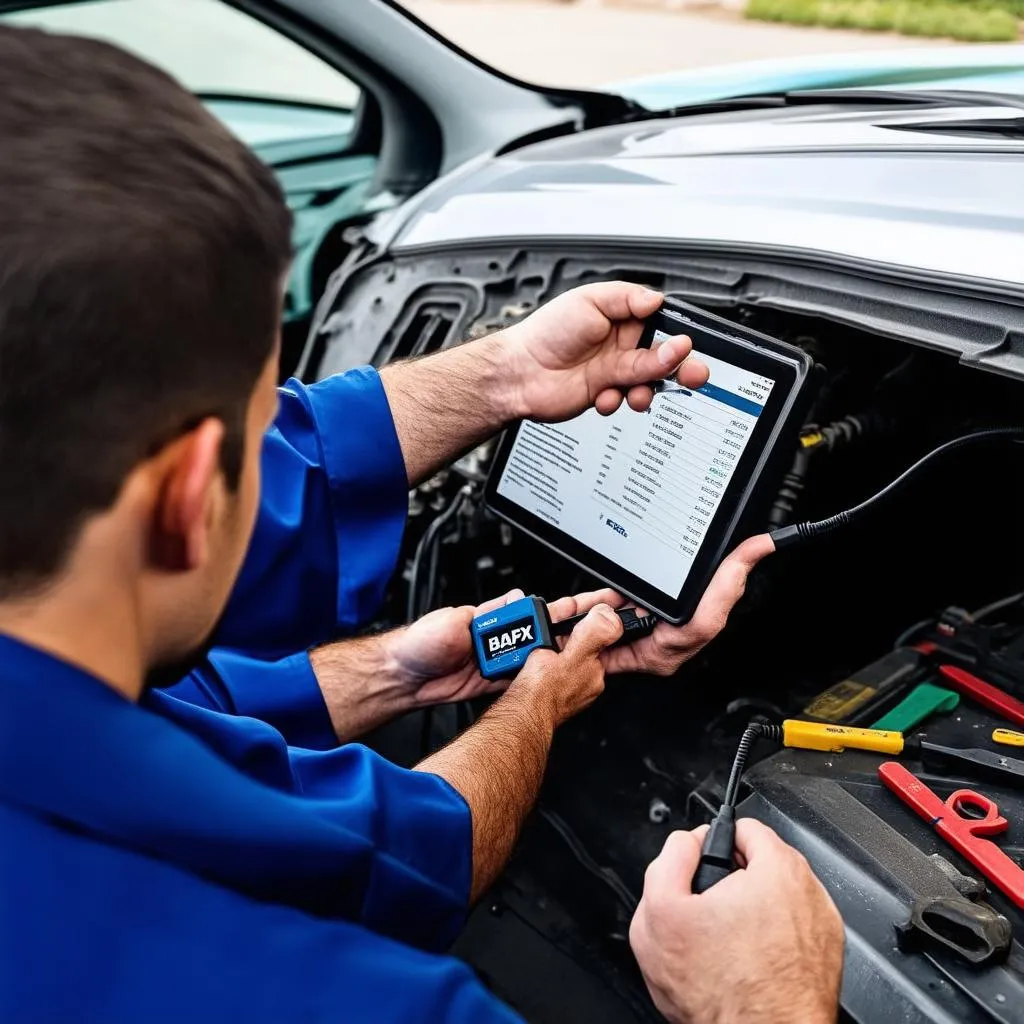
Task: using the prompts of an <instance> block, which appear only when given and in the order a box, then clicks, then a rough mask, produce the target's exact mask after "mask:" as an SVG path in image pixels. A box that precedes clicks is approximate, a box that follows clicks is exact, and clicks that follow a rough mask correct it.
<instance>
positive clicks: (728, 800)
mask: <svg viewBox="0 0 1024 1024" xmlns="http://www.w3.org/2000/svg"><path fill="white" fill-rule="evenodd" d="M761 737H764V738H765V739H769V740H775V742H776V743H781V742H782V729H781V728H780V727H779V726H777V725H769V723H768V722H751V723H750V725H748V726H747V727H746V729H744V730H743V735H742V736H741V737H740V742H739V745H738V746H737V747H736V756H735V757H734V758H733V761H732V770H731V771H730V772H729V781H728V782H727V783H726V784H725V798H724V800H723V801H722V803H723V805H727V806H729V807H735V806H736V799H737V797H738V796H739V790H740V779H741V778H742V777H743V772H744V769H745V768H746V767H747V758H748V757H749V756H750V748H751V747H752V746H753V745H754V741H755V740H758V739H760V738H761Z"/></svg>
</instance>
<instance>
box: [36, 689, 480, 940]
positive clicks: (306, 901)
mask: <svg viewBox="0 0 1024 1024" xmlns="http://www.w3.org/2000/svg"><path fill="white" fill-rule="evenodd" d="M144 706H145V707H146V708H147V709H148V710H149V711H152V712H154V713H155V714H154V715H152V716H149V717H151V718H152V719H153V721H152V722H151V723H150V724H149V726H148V728H147V730H145V731H148V732H149V733H150V737H149V739H148V741H146V743H145V747H146V748H151V747H152V746H153V745H155V744H156V743H157V742H160V743H161V744H162V754H163V755H164V756H163V767H162V768H161V773H160V774H156V773H153V774H151V775H149V776H146V775H144V774H142V773H141V770H140V768H138V767H136V768H135V769H134V772H135V778H134V779H133V783H132V788H131V790H130V791H129V790H128V789H127V788H126V786H125V785H124V783H123V782H121V783H118V781H117V779H118V777H120V776H122V775H123V774H124V772H125V771H129V770H131V769H130V768H129V765H130V764H131V763H132V762H131V760H130V755H131V754H132V744H133V743H142V741H141V740H139V739H136V738H135V737H132V736H128V735H127V733H126V732H125V731H122V732H121V733H119V734H118V738H117V740H116V742H117V747H118V749H117V751H116V757H117V760H118V761H119V762H123V765H122V766H121V767H113V768H111V767H110V766H109V765H104V766H94V769H93V770H94V771H99V770H100V768H101V767H102V768H103V769H104V770H106V771H109V774H110V777H109V778H106V777H104V778H95V777H94V778H93V779H92V781H91V783H90V790H91V791H95V792H109V793H117V794H118V800H117V803H116V805H115V806H114V807H113V809H112V810H113V812H114V813H115V815H116V820H117V821H125V822H130V827H131V829H132V831H133V833H134V834H136V835H138V834H145V835H147V837H148V838H147V844H148V847H149V848H150V849H152V850H154V851H158V852H160V853H161V854H162V855H164V856H166V857H167V858H168V859H169V860H171V861H173V862H174V863H177V864H180V865H183V866H185V867H187V868H188V869H189V870H191V871H193V872H195V873H196V874H199V875H202V876H203V877H205V878H212V879H214V880H221V881H223V882H224V883H226V884H230V885H231V886H232V887H233V888H236V889H240V890H241V891H244V892H246V893H247V894H249V895H251V896H254V897H256V898H257V899H263V900H269V901H271V902H274V901H279V900H281V899H282V898H285V899H287V902H288V903H289V904H291V905H292V906H296V907H299V908H302V909H306V910H308V911H310V912H313V913H317V914H320V915H323V916H331V917H339V918H344V919H345V920H349V921H353V922H357V923H360V924H364V925H366V926H367V927H369V928H371V929H372V930H373V931H376V932H379V933H380V934H383V935H388V936H390V937H391V938H394V939H398V940H400V941H402V942H406V943H409V944H410V945H414V946H417V947H418V948H422V949H428V950H433V951H440V950H444V949H447V948H448V946H449V945H450V944H451V942H452V941H453V940H454V938H455V936H456V935H458V933H459V931H460V930H461V928H462V926H463V924H464V922H465V915H466V908H467V906H468V903H469V893H470V887H471V883H472V875H473V833H472V820H471V817H470V810H469V806H468V805H467V803H466V801H465V800H464V799H463V797H462V796H461V794H459V793H458V792H457V791H456V790H455V789H453V788H452V787H451V786H450V785H449V784H448V783H447V782H445V781H444V780H443V779H441V778H439V777H437V776H435V775H431V774H429V773H426V772H418V771H409V770H407V769H404V768H399V767H398V766H397V765H394V764H392V763H391V762H389V761H386V760H385V759H384V758H382V757H380V756H379V755H377V754H375V753H373V751H371V750H368V749H367V748H366V747H364V746H361V745H359V744H349V745H346V746H342V747H337V748H335V749H333V750H328V751H313V750H302V749H297V748H295V747H289V746H288V745H287V744H286V743H285V741H284V739H283V737H282V736H281V734H280V733H279V732H277V730H275V729H273V728H271V727H270V726H269V725H267V724H266V723H265V722H261V721H257V720H255V719H252V718H239V717H233V716H228V715H224V714H220V713H218V712H214V711H207V710H205V709H203V708H199V707H196V706H195V705H192V704H188V703H185V702H183V701H180V700H177V699H176V698H174V697H171V696H168V695H167V694H166V693H164V692H161V691H150V692H149V693H147V694H146V696H145V699H144ZM157 716H159V717H157ZM162 719H167V720H168V721H161V720H162ZM169 722H171V723H174V724H176V725H177V726H179V728H178V729H175V730H173V731H171V732H168V724H169ZM52 728H53V730H54V732H56V731H57V727H56V725H54V726H52ZM143 731H144V730H142V729H136V733H137V734H138V735H141V734H142V733H143ZM57 739H58V738H57V737H56V736H55V737H54V742H55V743H56V742H57ZM95 740H96V737H95V735H94V736H93V741H95ZM197 740H198V742H196V741H197ZM83 742H84V741H83ZM114 743H115V738H114V737H111V738H110V742H108V743H107V744H106V746H108V747H109V746H113V745H114ZM136 754H137V755H139V756H136V757H135V761H139V762H141V761H143V760H144V759H143V757H142V756H141V750H140V751H136ZM65 756H67V757H71V756H72V753H71V752H70V751H65ZM112 762H113V759H112ZM172 765H173V770H172ZM136 797H137V799H136ZM119 829H120V826H118V825H115V824H114V823H113V822H111V821H106V822H105V824H104V831H105V833H106V834H112V835H117V834H119ZM197 836H201V837H202V841H198V840H197Z"/></svg>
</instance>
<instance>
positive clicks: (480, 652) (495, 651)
mask: <svg viewBox="0 0 1024 1024" xmlns="http://www.w3.org/2000/svg"><path fill="white" fill-rule="evenodd" d="M617 614H618V616H619V619H620V620H621V621H622V627H623V633H622V638H621V639H620V640H619V643H622V642H626V643H629V642H631V641H633V640H635V639H637V638H638V637H641V636H646V635H647V634H648V633H650V632H651V631H652V630H653V629H654V627H655V626H656V625H657V622H658V620H657V618H656V617H655V616H653V615H639V614H637V610H636V609H635V608H619V609H617ZM585 617H586V616H585V615H573V616H571V617H570V618H568V619H562V620H561V621H559V622H555V623H552V621H551V616H550V615H549V614H548V606H547V604H546V603H545V602H544V600H543V599H542V598H539V597H521V598H520V599H519V600H518V601H512V602H511V603H510V604H507V605H505V606H504V607H502V608H497V609H494V610H493V611H489V612H485V613H484V614H483V615H478V616H477V617H476V618H475V619H474V620H473V622H472V624H471V625H470V633H471V634H472V637H473V651H474V653H475V655H476V662H477V666H478V667H479V669H480V674H481V675H482V676H483V677H484V679H509V678H511V677H512V676H514V675H515V674H516V673H517V672H518V671H519V670H520V669H521V668H522V667H523V665H524V664H525V662H526V659H527V658H528V657H529V656H530V653H531V652H532V651H536V650H540V649H547V650H556V649H557V646H558V644H557V642H556V638H557V637H560V636H567V635H568V634H569V633H571V632H572V631H573V629H574V628H575V627H576V626H577V625H578V624H579V623H580V622H582V621H583V619H584V618H585Z"/></svg>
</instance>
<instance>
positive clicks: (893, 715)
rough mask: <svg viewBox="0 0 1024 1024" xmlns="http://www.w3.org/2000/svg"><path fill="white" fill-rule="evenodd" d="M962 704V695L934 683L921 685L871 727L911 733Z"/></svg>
mask: <svg viewBox="0 0 1024 1024" xmlns="http://www.w3.org/2000/svg"><path fill="white" fill-rule="evenodd" d="M959 703H960V694H958V693H954V692H953V691H952V690H947V689H945V688H944V687H942V686H935V685H934V684H932V683H920V684H919V685H917V686H915V687H914V689H913V690H911V691H910V693H909V694H908V695H907V696H906V697H904V698H903V700H901V701H900V702H899V704H897V705H896V707H894V708H891V709H890V710H889V711H887V712H886V713H885V714H884V715H882V717H881V718H880V719H879V720H878V721H877V722H875V723H874V725H872V726H871V728H872V729H889V730H891V731H893V732H909V731H910V730H911V729H913V728H914V726H917V725H920V724H921V723H922V722H923V721H924V720H925V719H926V718H928V717H929V716H930V715H935V714H938V713H939V712H947V713H948V712H950V711H953V710H954V709H955V708H956V706H957V705H958V704H959Z"/></svg>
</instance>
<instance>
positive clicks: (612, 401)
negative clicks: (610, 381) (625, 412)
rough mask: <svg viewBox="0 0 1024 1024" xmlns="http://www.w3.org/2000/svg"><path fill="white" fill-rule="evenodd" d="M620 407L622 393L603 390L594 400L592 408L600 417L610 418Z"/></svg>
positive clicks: (608, 389)
mask: <svg viewBox="0 0 1024 1024" xmlns="http://www.w3.org/2000/svg"><path fill="white" fill-rule="evenodd" d="M620 405H622V392H621V391H618V390H617V389H616V388H605V390H604V391H602V392H601V393H600V394H599V395H598V396H597V398H595V399H594V408H595V409H596V410H597V411H598V412H599V413H600V414H601V415H602V416H611V414H612V413H613V412H615V410H616V409H618V407H619V406H620Z"/></svg>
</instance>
